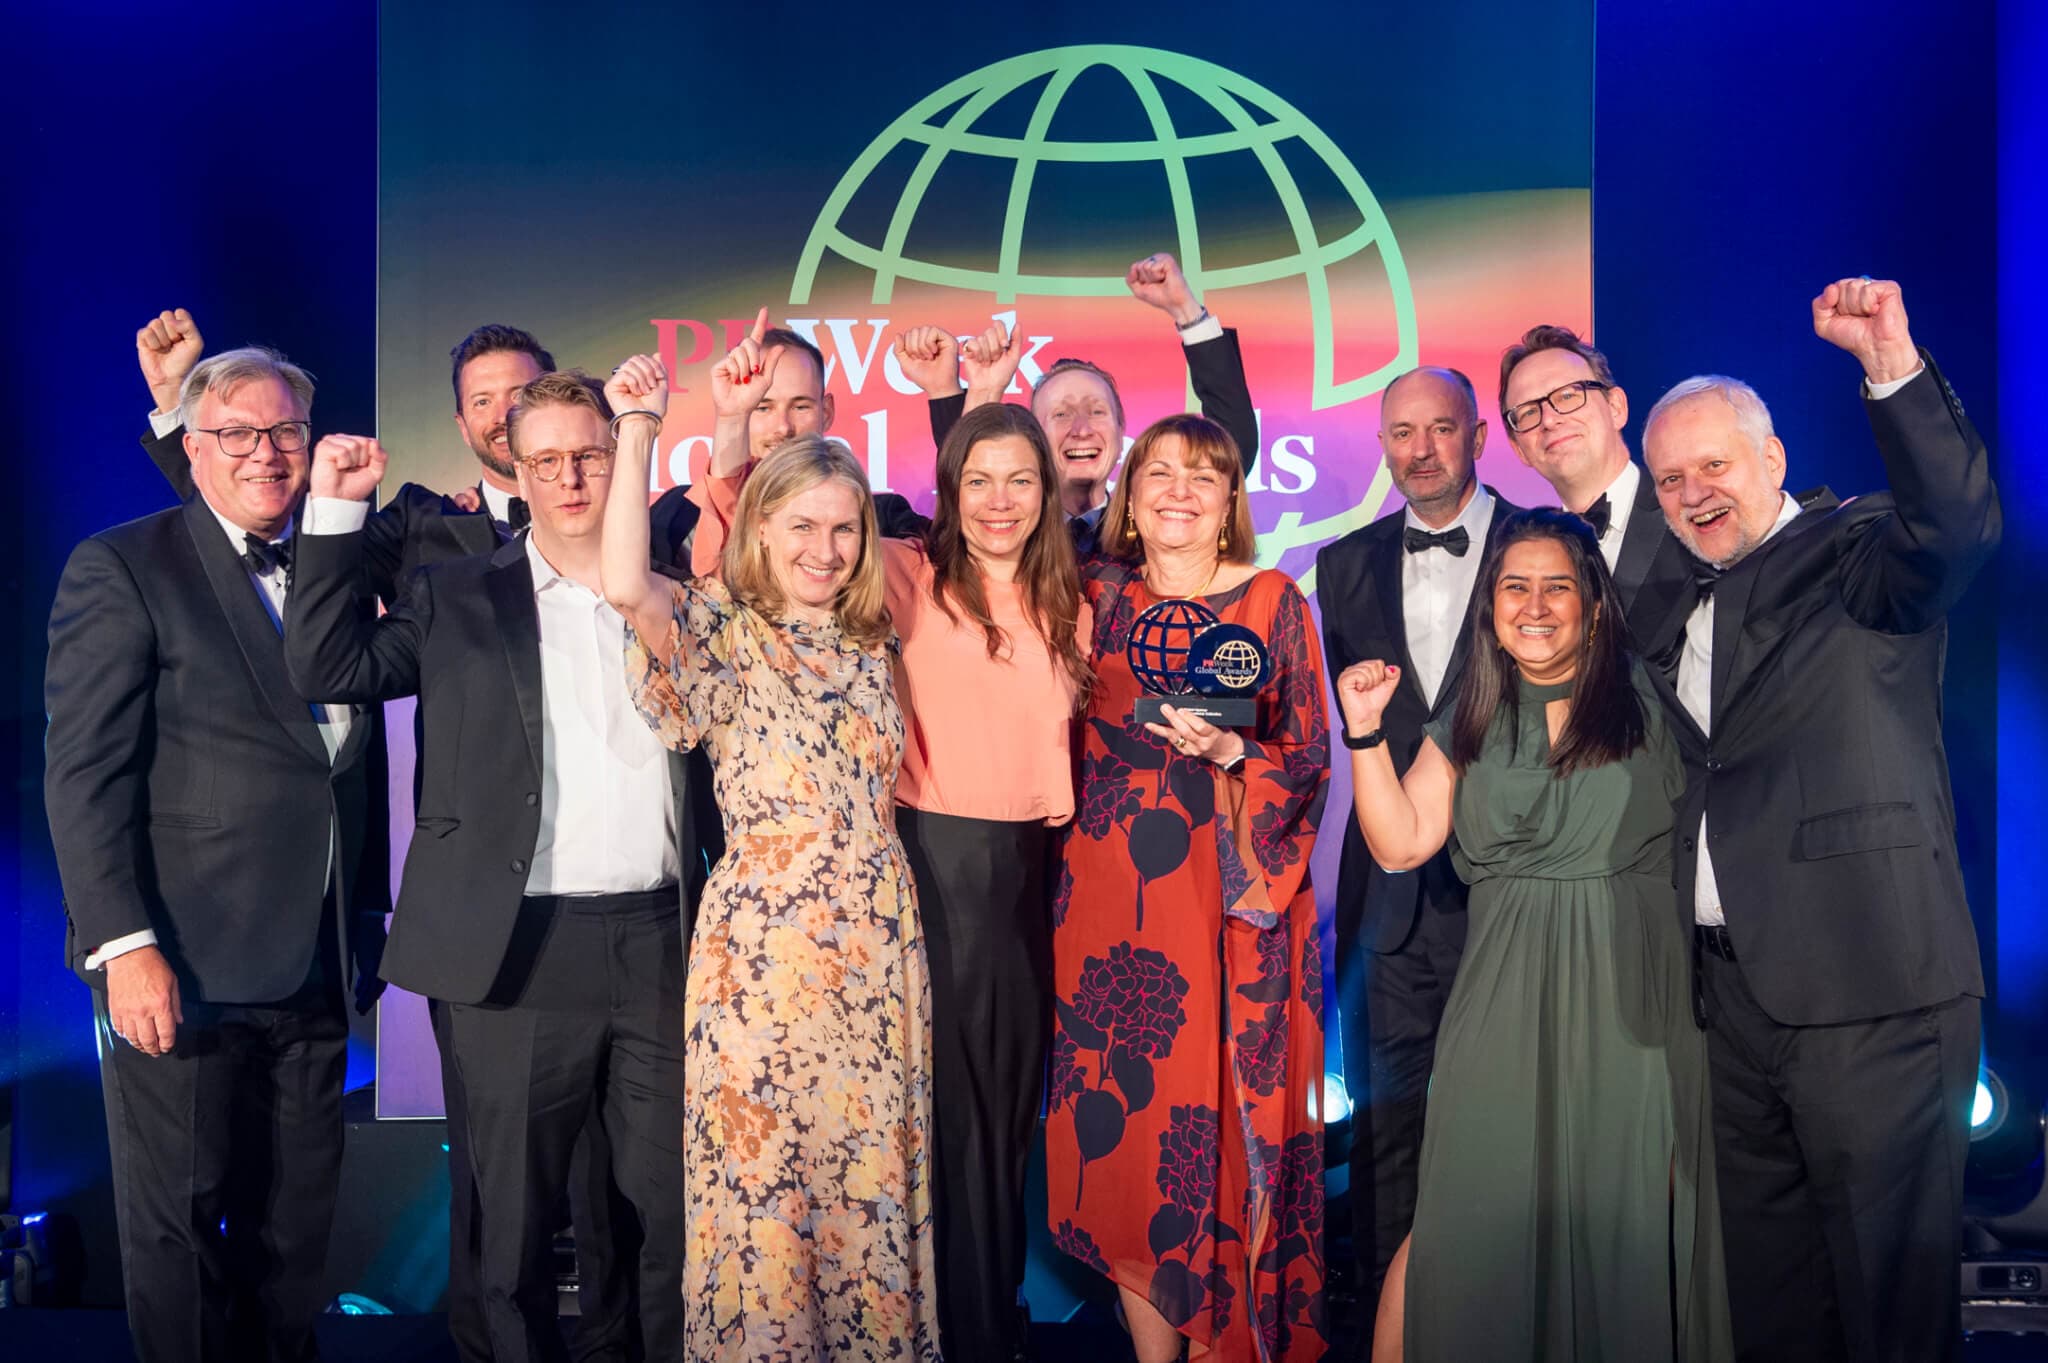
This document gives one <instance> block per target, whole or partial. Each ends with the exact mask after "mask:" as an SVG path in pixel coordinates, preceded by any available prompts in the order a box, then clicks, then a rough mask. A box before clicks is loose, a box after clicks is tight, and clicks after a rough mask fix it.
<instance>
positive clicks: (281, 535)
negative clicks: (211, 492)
mask: <svg viewBox="0 0 2048 1363" xmlns="http://www.w3.org/2000/svg"><path fill="white" fill-rule="evenodd" d="M199 500H200V501H202V502H206V497H205V494H203V493H202V494H201V495H200V498H199ZM206 509H207V510H208V511H211V512H212V513H213V518H214V519H215V520H216V521H219V522H220V528H221V532H222V533H223V534H225V535H226V536H227V537H228V543H229V544H231V545H233V546H234V547H235V552H236V553H237V554H240V553H241V552H243V551H244V550H245V549H247V548H248V547H249V539H248V537H249V536H250V535H254V534H255V533H256V532H255V531H253V530H244V529H243V528H242V527H241V526H239V525H236V524H235V523H234V522H233V521H231V520H229V519H228V518H227V517H226V516H223V515H221V514H220V510H219V508H217V507H215V506H214V504H213V503H212V502H206ZM296 519H297V518H296V517H294V518H293V520H296ZM294 528H295V526H294V523H293V521H286V522H285V523H284V529H283V530H282V531H280V532H278V536H277V538H276V539H274V540H271V541H270V543H272V544H283V543H284V542H285V541H286V540H288V539H290V538H291V537H292V531H293V529H294ZM259 538H261V537H260V536H259Z"/></svg>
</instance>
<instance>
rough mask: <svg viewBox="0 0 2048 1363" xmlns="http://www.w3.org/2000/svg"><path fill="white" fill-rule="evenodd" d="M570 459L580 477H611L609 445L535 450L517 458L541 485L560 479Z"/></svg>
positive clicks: (610, 451)
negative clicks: (574, 463)
mask: <svg viewBox="0 0 2048 1363" xmlns="http://www.w3.org/2000/svg"><path fill="white" fill-rule="evenodd" d="M571 459H573V460H575V461H576V472H577V473H578V474H580V475H581V476H582V477H585V478H605V477H609V476H610V475H611V471H612V450H611V447H610V446H609V445H586V446H584V447H583V448H582V449H580V450H535V451H534V452H533V453H532V454H522V455H520V456H519V462H520V463H522V464H524V465H526V467H527V471H528V472H530V473H532V474H533V476H534V477H535V478H538V479H539V480H540V481H541V482H543V483H552V482H554V481H555V480H556V479H557V478H560V477H561V476H562V470H563V469H564V468H565V467H567V465H568V463H569V461H570V460H571Z"/></svg>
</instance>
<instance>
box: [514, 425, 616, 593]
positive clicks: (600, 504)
mask: <svg viewBox="0 0 2048 1363" xmlns="http://www.w3.org/2000/svg"><path fill="white" fill-rule="evenodd" d="M610 443H611V441H610V438H609V434H608V432H607V431H606V429H605V419H604V418H603V417H602V416H600V415H599V414H598V413H597V412H595V411H593V410H591V409H590V408H588V407H582V406H572V405H570V404H567V403H548V404H546V405H544V406H538V407H532V408H528V409H527V410H524V411H522V412H521V413H520V414H519V453H520V454H521V455H524V456H527V457H528V458H531V457H534V456H537V455H540V454H543V453H553V454H560V455H563V456H565V457H564V458H563V460H562V465H561V468H562V471H561V474H560V475H559V476H558V477H557V478H556V479H555V481H554V482H552V483H544V482H542V481H541V480H540V479H538V478H536V477H534V476H533V470H532V469H531V468H530V467H529V466H528V465H527V464H526V463H525V462H524V461H523V460H522V461H520V462H519V463H518V464H516V466H515V467H516V468H517V469H518V471H519V495H520V496H521V497H524V498H525V499H526V506H527V510H529V511H530V512H532V514H533V534H534V540H535V543H536V544H537V545H538V547H539V549H540V551H541V553H542V554H543V555H546V556H547V557H548V559H549V561H550V562H553V563H555V564H556V566H558V567H559V566H561V561H560V559H559V558H557V557H556V555H555V554H553V553H551V552H550V546H551V545H563V546H568V545H572V544H577V543H579V542H586V543H588V544H592V545H594V544H595V543H596V542H597V534H598V530H599V526H600V523H601V522H602V521H603V520H604V499H605V496H606V494H607V493H609V492H610V491H611V486H612V480H611V475H610V474H603V475H600V476H596V477H592V476H590V475H588V474H585V473H584V472H583V471H582V470H580V469H579V468H577V466H576V460H575V459H574V458H573V455H574V453H575V451H577V450H583V449H590V448H592V447H597V448H608V447H609V446H610Z"/></svg>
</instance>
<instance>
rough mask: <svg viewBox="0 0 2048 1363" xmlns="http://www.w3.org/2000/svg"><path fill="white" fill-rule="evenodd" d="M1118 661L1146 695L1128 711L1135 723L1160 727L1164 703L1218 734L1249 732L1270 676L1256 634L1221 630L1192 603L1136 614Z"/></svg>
mask: <svg viewBox="0 0 2048 1363" xmlns="http://www.w3.org/2000/svg"><path fill="white" fill-rule="evenodd" d="M1124 657H1125V658H1126V659H1128V660H1129V662H1130V664H1131V672H1132V674H1133V675H1134V676H1136V677H1137V679H1138V682H1139V684H1140V685H1142V686H1143V687H1144V688H1145V690H1146V693H1147V694H1145V695H1143V696H1140V697H1139V698H1138V703H1137V705H1136V706H1135V707H1134V708H1133V709H1132V711H1131V719H1132V720H1133V722H1135V723H1139V724H1164V723H1165V722H1166V716H1165V715H1164V714H1163V713H1162V709H1163V707H1165V706H1168V705H1171V706H1172V707H1173V708H1174V709H1176V710H1178V711H1180V712H1181V713H1182V714H1187V715H1193V716H1195V717H1196V718H1198V719H1201V720H1205V721H1207V722H1208V723H1210V724H1214V725H1217V726H1218V727H1220V728H1225V729H1244V728H1249V727H1251V725H1253V724H1255V723H1256V722H1257V721H1258V701H1257V696H1258V693H1259V688H1260V687H1262V686H1264V685H1265V684H1266V681H1267V679H1268V678H1269V677H1270V676H1271V675H1272V670H1273V669H1272V656H1271V654H1270V653H1269V652H1268V651H1267V648H1266V641H1265V640H1263V639H1261V638H1260V637H1259V636H1258V632H1257V631H1255V630H1252V629H1250V628H1248V627H1246V626H1244V625H1233V624H1225V623H1224V622H1223V620H1222V619H1221V618H1220V617H1219V616H1218V615H1217V614H1216V612H1215V611H1212V610H1210V609H1209V608H1208V607H1207V606H1205V605H1203V604H1202V603H1201V602H1199V601H1161V602H1158V603H1157V604H1155V605H1151V606H1147V607H1146V608H1145V609H1144V610H1142V611H1140V612H1138V618H1137V619H1136V620H1134V621H1132V622H1131V641H1130V643H1129V645H1128V646H1126V648H1125V649H1124Z"/></svg>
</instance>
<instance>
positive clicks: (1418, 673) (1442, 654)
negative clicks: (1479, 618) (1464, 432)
mask: <svg viewBox="0 0 2048 1363" xmlns="http://www.w3.org/2000/svg"><path fill="white" fill-rule="evenodd" d="M1403 517H1404V519H1403V523H1402V528H1403V529H1410V528H1412V529H1416V530H1426V531H1429V532H1431V533H1440V532H1439V530H1438V527H1435V526H1430V525H1425V524H1424V523H1423V522H1422V520H1421V519H1420V518H1419V517H1417V516H1416V514H1415V508H1413V507H1410V508H1408V510H1407V511H1406V512H1404V513H1403ZM1492 524H1493V494H1492V493H1490V492H1488V491H1487V490H1486V488H1485V486H1484V485H1483V484H1475V485H1474V487H1473V490H1472V497H1471V500H1469V501H1467V502H1466V503H1465V506H1464V509H1463V510H1461V511H1459V512H1458V514H1457V517H1456V518H1455V519H1454V520H1452V521H1451V523H1450V524H1449V525H1446V526H1443V527H1442V530H1443V531H1449V530H1456V529H1463V530H1464V532H1465V533H1466V534H1467V535H1469V536H1471V539H1472V544H1471V547H1470V548H1468V549H1466V551H1465V553H1464V555H1463V556H1462V557H1461V556H1459V555H1457V554H1453V553H1452V552H1451V551H1450V550H1448V549H1446V548H1443V547H1442V546H1441V545H1433V546H1431V547H1430V548H1428V549H1424V550H1422V551H1421V552H1420V553H1415V554H1411V553H1409V552H1408V551H1407V550H1406V549H1403V550H1402V551H1401V623H1402V626H1403V628H1404V629H1405V630H1406V631H1407V635H1408V660H1409V662H1411V663H1413V664H1414V666H1415V679H1416V680H1417V681H1418V682H1420V683H1421V685H1422V695H1423V699H1425V700H1427V701H1428V702H1429V704H1430V708H1431V709H1435V708H1436V701H1437V695H1438V693H1439V692H1441V691H1442V690H1443V685H1444V673H1445V672H1447V671H1449V670H1450V666H1451V653H1452V651H1453V650H1454V649H1455V648H1456V647H1457V643H1458V632H1459V631H1460V630H1462V629H1463V628H1464V626H1465V608H1466V606H1467V605H1468V604H1469V603H1470V602H1471V600H1472V587H1473V585H1474V584H1475V583H1477V582H1478V581H1479V565H1480V561H1481V560H1482V559H1484V558H1485V557H1486V532H1487V529H1488V528H1489V527H1490V526H1491V525H1492Z"/></svg>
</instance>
